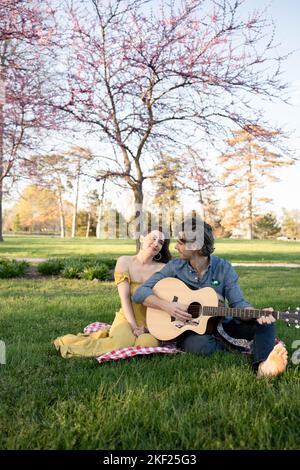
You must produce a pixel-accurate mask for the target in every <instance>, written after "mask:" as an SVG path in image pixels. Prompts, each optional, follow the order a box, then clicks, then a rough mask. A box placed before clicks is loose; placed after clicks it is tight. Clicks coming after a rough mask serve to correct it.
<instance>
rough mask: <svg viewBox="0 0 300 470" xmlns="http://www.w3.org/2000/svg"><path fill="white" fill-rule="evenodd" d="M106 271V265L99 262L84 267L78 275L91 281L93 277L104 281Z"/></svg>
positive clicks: (106, 274) (107, 269) (107, 270)
mask: <svg viewBox="0 0 300 470" xmlns="http://www.w3.org/2000/svg"><path fill="white" fill-rule="evenodd" d="M108 273H109V268H108V266H106V264H99V265H95V266H88V267H86V268H85V269H84V270H83V272H82V273H81V276H80V277H81V278H82V279H87V280H89V281H92V280H93V279H100V280H101V281H104V280H105V279H107V276H108Z"/></svg>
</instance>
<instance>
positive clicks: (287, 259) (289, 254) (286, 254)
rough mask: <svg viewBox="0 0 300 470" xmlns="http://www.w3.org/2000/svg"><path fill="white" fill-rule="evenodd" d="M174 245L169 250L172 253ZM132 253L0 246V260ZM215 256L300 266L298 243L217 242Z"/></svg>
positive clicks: (27, 241)
mask: <svg viewBox="0 0 300 470" xmlns="http://www.w3.org/2000/svg"><path fill="white" fill-rule="evenodd" d="M174 245H175V244H174V242H173V243H171V249H172V251H173V253H175V252H174ZM134 253H135V241H134V240H129V239H128V240H97V239H96V238H88V239H86V238H75V239H71V238H65V239H61V238H56V237H39V236H35V237H34V236H32V237H30V236H27V237H25V236H23V237H18V236H7V237H5V242H4V243H0V256H6V257H19V258H21V257H29V258H48V257H59V258H60V257H66V256H77V255H101V256H102V257H103V258H111V257H115V258H117V257H118V256H120V255H130V254H134ZM215 254H216V255H218V256H221V257H223V258H225V259H228V260H231V261H233V262H243V261H244V262H256V263H300V243H299V242H294V241H293V242H292V241H288V242H286V241H279V240H251V241H249V240H231V239H220V240H217V241H216V251H215Z"/></svg>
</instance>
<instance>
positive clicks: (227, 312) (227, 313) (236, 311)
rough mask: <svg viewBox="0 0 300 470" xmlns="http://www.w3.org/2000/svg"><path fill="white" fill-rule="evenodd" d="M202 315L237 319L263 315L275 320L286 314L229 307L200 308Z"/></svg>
mask: <svg viewBox="0 0 300 470" xmlns="http://www.w3.org/2000/svg"><path fill="white" fill-rule="evenodd" d="M200 311H201V312H202V314H203V315H207V316H210V317H239V318H249V319H250V318H259V317H261V316H263V315H266V316H267V315H273V317H274V318H276V319H277V320H278V319H279V318H283V317H285V316H286V314H287V312H278V311H276V312H275V311H274V312H271V311H270V310H269V311H268V310H259V309H245V308H229V307H202V308H201V310H200Z"/></svg>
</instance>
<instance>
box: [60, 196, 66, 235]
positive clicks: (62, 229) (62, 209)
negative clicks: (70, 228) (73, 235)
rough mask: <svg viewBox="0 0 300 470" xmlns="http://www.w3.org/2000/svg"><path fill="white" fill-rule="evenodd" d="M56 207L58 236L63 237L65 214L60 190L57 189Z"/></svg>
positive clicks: (64, 232) (64, 233)
mask: <svg viewBox="0 0 300 470" xmlns="http://www.w3.org/2000/svg"><path fill="white" fill-rule="evenodd" d="M58 209H59V220H60V237H61V238H65V236H66V222H65V214H64V207H63V201H62V194H61V191H59V193H58Z"/></svg>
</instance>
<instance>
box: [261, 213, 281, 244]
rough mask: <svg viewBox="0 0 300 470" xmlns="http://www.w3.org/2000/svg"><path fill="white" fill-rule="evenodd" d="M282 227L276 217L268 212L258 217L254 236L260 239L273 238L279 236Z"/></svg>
mask: <svg viewBox="0 0 300 470" xmlns="http://www.w3.org/2000/svg"><path fill="white" fill-rule="evenodd" d="M280 230H281V227H280V225H279V223H278V221H277V218H276V215H274V214H272V213H271V212H268V213H267V214H264V215H259V216H257V217H256V220H255V222H254V234H255V236H256V237H258V238H262V239H265V238H271V237H275V236H276V235H278V233H279V232H280Z"/></svg>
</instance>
